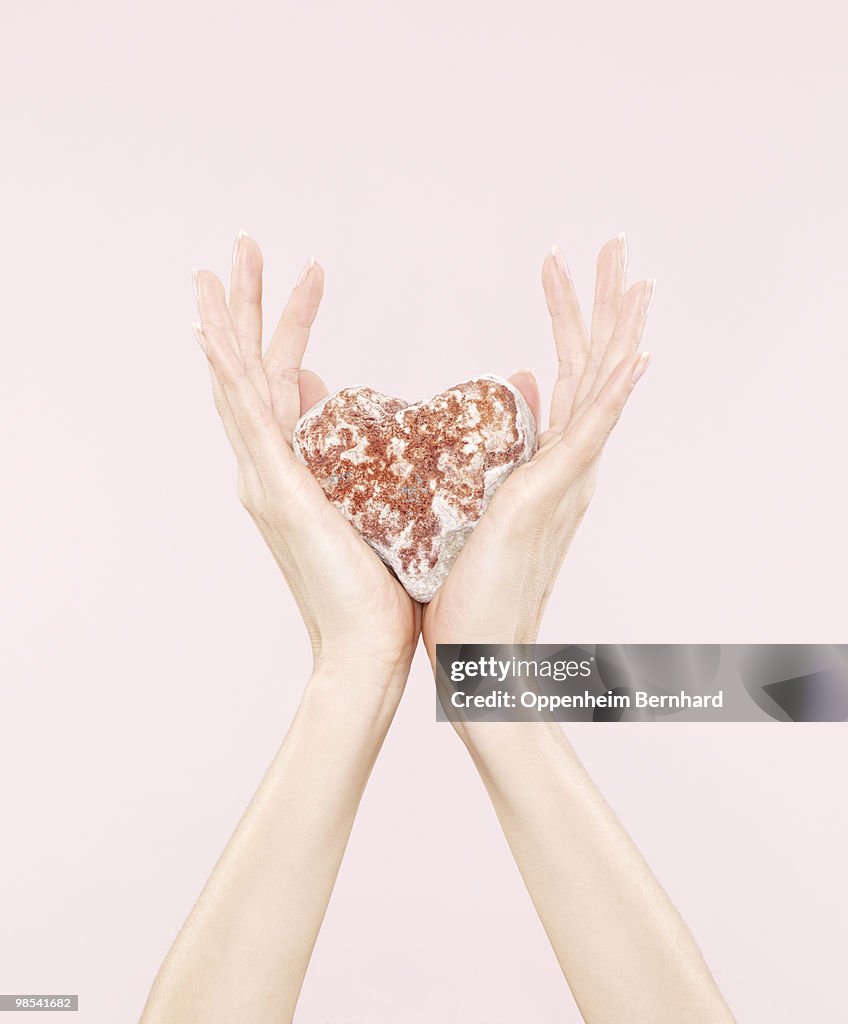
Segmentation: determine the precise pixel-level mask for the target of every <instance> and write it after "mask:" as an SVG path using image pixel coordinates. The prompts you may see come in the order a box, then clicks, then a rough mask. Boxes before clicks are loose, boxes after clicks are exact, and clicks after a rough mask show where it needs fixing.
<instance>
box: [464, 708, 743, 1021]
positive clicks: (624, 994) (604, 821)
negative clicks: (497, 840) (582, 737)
mask: <svg viewBox="0 0 848 1024" xmlns="http://www.w3.org/2000/svg"><path fill="white" fill-rule="evenodd" d="M460 734H461V735H462V737H463V739H464V741H465V744H466V746H467V748H468V751H469V753H470V754H471V757H472V759H473V761H474V764H475V766H476V768H477V770H478V772H479V773H480V777H481V779H482V781H483V783H484V785H485V787H486V790H487V792H488V794H489V797H490V798H491V800H492V804H493V806H494V808H495V811H496V813H497V816H498V820H499V821H500V823H501V827H502V828H503V831H504V835H505V836H506V839H507V842H508V843H509V847H510V849H511V851H512V854H513V856H514V857H515V861H516V864H517V865H518V868H519V870H520V872H521V875H522V878H523V879H524V883H525V885H526V886H527V890H528V892H529V893H530V897H531V899H532V900H533V904H534V906H535V908H536V911H537V913H538V914H539V918H540V920H541V922H542V925H543V926H544V928H545V931H546V932H547V935H548V938H549V939H550V942H551V945H552V947H553V949H554V953H555V954H556V957H557V960H558V961H559V964H560V967H561V968H562V971H563V974H564V975H565V977H566V979H567V981H568V984H569V986H570V988H571V991H572V993H573V994H574V998H575V1000H576V1002H577V1005H578V1006H579V1008H580V1012H581V1013H582V1015H583V1018H584V1020H585V1021H587V1024H730V1022H732V1021H733V1017H732V1015H731V1013H730V1011H729V1009H728V1008H727V1005H726V1003H725V1002H724V1000H723V999H722V996H721V994H720V992H719V991H718V988H717V987H716V984H715V982H714V980H713V977H712V975H711V974H710V970H709V968H708V967H707V965H706V963H705V962H704V959H703V957H702V956H701V953H700V951H699V949H698V947H697V945H696V944H695V941H694V939H693V938H692V935H691V933H690V932H689V929H688V928H687V927H686V924H685V923H684V922H683V920H682V918H681V917H680V915H679V914H678V912H677V911H676V910H675V908H674V906H673V905H672V903H671V901H670V900H669V898H668V896H667V895H666V893H665V891H664V890H663V888H662V887H661V885H660V884H659V882H658V881H657V880H656V878H655V877H654V875H653V874H652V872H651V869H650V868H649V867H648V865H647V863H646V862H645V860H644V858H643V857H642V855H641V854H640V853H639V851H638V850H637V849H636V846H635V845H634V843H633V841H632V840H631V839H630V837H629V836H628V834H627V832H626V831H625V830H624V828H623V826H622V825H621V823H620V822H619V820H618V819H617V817H616V816H615V814H614V812H613V811H612V810H611V809H610V807H609V805H608V804H607V802H606V801H605V800H604V798H603V796H602V794H601V793H600V791H599V790H598V788H597V787H596V786H595V784H594V783H593V782H592V780H591V779H590V778H589V776H588V774H587V773H586V770H585V769H584V768H583V766H582V764H581V763H580V761H579V759H578V758H577V756H576V754H575V753H574V750H573V749H572V747H571V745H570V744H569V742H568V740H567V739H566V737H565V735H564V733H563V731H562V729H561V728H560V726H559V725H558V724H557V723H550V722H515V723H507V722H504V723H486V722H469V723H466V724H465V725H464V726H462V727H461V728H460ZM518 766H520V771H517V770H516V768H517V767H518Z"/></svg>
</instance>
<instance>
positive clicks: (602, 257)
mask: <svg viewBox="0 0 848 1024" xmlns="http://www.w3.org/2000/svg"><path fill="white" fill-rule="evenodd" d="M626 269H627V239H626V238H625V237H624V234H623V233H622V234H620V235H619V236H618V238H612V239H610V241H608V242H607V243H606V244H605V245H604V246H603V247H602V248H601V251H600V252H599V253H598V259H597V264H596V273H595V301H594V305H593V306H592V331H591V345H590V350H589V359H588V362H587V364H586V371H585V373H584V374H583V379H582V380H581V382H580V386H579V387H578V389H577V395H576V398H575V406H579V405H580V403H581V402H582V401H583V399H584V398H585V397H586V395H588V394H589V392H590V391H592V389H593V388H594V385H595V381H596V379H597V375H598V370H599V369H600V365H601V362H602V361H603V358H604V352H606V349H607V345H608V344H609V341H610V338H611V337H612V333H613V331H614V330H615V325H616V322H617V321H618V315H619V310H620V308H621V300H622V298H623V296H624V286H625V280H626Z"/></svg>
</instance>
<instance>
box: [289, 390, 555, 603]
mask: <svg viewBox="0 0 848 1024" xmlns="http://www.w3.org/2000/svg"><path fill="white" fill-rule="evenodd" d="M535 450H536V424H535V421H534V419H533V415H532V413H531V412H530V410H529V408H528V407H527V403H526V402H525V400H524V397H523V396H522V395H521V393H520V392H519V391H517V390H516V389H515V388H514V387H513V386H512V385H511V384H510V383H508V382H507V381H505V380H502V379H501V378H500V377H493V376H483V377H475V378H473V379H472V380H469V381H465V382H464V383H462V384H457V385H456V387H452V388H450V389H449V390H447V391H443V392H442V393H441V394H439V395H436V396H435V397H434V398H430V399H427V400H426V401H424V402H418V403H416V404H415V405H407V404H406V402H402V401H400V399H397V398H389V397H387V396H386V395H381V394H380V393H379V392H377V391H372V390H371V388H365V387H356V388H344V389H343V390H341V391H337V392H336V393H335V394H333V395H329V396H328V397H327V398H325V399H324V401H323V402H319V403H318V405H316V406H314V407H313V408H312V409H310V410H309V412H307V413H306V414H305V415H304V416H302V417H301V418H300V420H298V423H297V426H296V427H295V431H294V453H295V455H296V456H297V458H299V459H300V460H301V461H302V462H303V463H305V464H306V466H308V467H309V469H310V471H311V472H312V474H313V475H314V476H315V478H316V479H317V480H318V482H319V483H320V484H321V487H322V488H323V489H324V493H325V494H326V495H327V497H328V498H329V499H330V501H331V502H332V503H333V504H334V505H335V506H336V508H337V509H338V510H339V511H340V512H341V513H342V515H343V516H345V518H346V519H348V520H349V521H350V522H351V523H352V524H353V525H354V526H355V527H356V529H357V530H359V532H360V534H362V536H363V537H364V538H365V540H366V541H367V542H368V543H369V544H370V545H371V547H372V548H374V550H375V551H376V552H377V554H378V555H379V556H380V557H381V558H382V559H383V561H384V562H386V563H387V564H388V565H390V566H391V568H392V569H393V570H394V572H395V574H396V575H397V577H398V579H399V580H400V581H401V583H402V584H403V586H404V587H405V588H406V590H407V591H408V593H409V594H410V595H411V596H412V597H414V598H415V599H416V600H417V601H430V600H431V599H432V598H433V596H434V595H435V593H436V591H437V590H438V589H439V587H440V586H441V584H442V582H443V580H444V578H445V576H447V574H448V570H449V569H450V567H451V565H452V564H453V562H454V560H455V559H456V556H457V555H458V554H459V552H460V550H461V548H462V545H463V544H464V543H465V541H466V540H467V539H468V537H469V536H470V534H471V531H472V530H473V529H474V527H475V526H476V524H477V522H478V520H479V519H480V516H481V515H482V514H483V512H484V511H485V509H486V506H487V505H488V504H489V500H490V499H491V497H492V495H493V494H494V492H495V490H496V489H497V488H498V486H499V485H500V484H501V483H502V482H503V481H504V480H505V479H506V478H507V476H509V474H510V473H511V472H512V470H513V469H515V467H516V466H519V465H521V463H523V462H526V461H527V460H528V459H529V458H530V457H531V456H532V454H533V452H534V451H535Z"/></svg>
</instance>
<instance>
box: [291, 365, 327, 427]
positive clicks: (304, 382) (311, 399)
mask: <svg viewBox="0 0 848 1024" xmlns="http://www.w3.org/2000/svg"><path fill="white" fill-rule="evenodd" d="M297 386H298V390H299V391H300V415H301V416H302V415H303V414H304V413H306V412H309V410H310V409H311V408H312V406H313V405H317V404H318V402H320V401H321V400H322V399H323V398H326V397H327V395H328V394H329V391H328V390H327V385H326V384H325V383H324V381H323V380H321V378H320V377H319V376H318V374H317V373H313V372H312V370H301V371H300V375H299V376H298V378H297Z"/></svg>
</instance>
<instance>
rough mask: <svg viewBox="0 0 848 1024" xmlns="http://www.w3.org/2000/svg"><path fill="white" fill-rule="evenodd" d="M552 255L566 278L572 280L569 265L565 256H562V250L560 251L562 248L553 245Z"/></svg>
mask: <svg viewBox="0 0 848 1024" xmlns="http://www.w3.org/2000/svg"><path fill="white" fill-rule="evenodd" d="M551 255H552V256H553V258H554V261H555V262H556V265H557V266H558V267H559V269H560V270H561V271H562V273H563V274H565V276H566V277H567V278H568V279H569V281H570V280H571V273H570V271H569V269H568V264H567V263H566V262H565V256H563V254H562V249H560V247H559V246H558V245H552V246H551Z"/></svg>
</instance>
